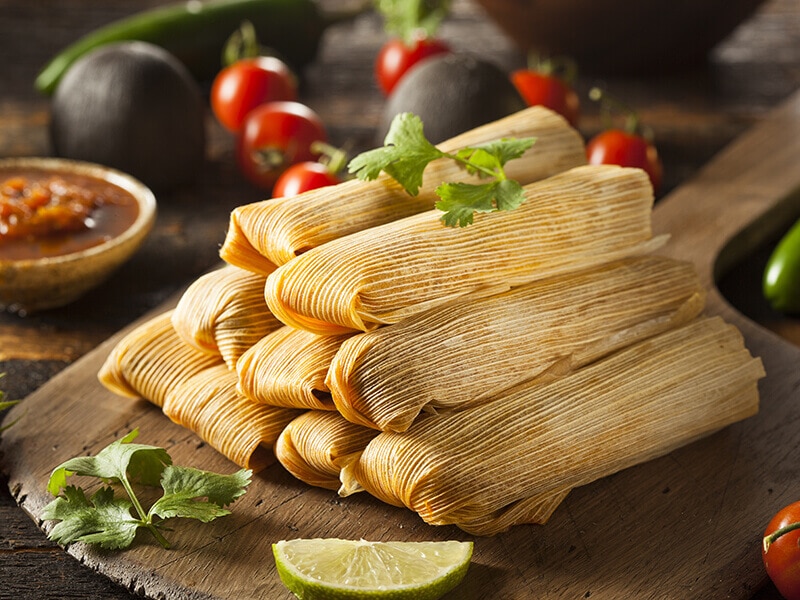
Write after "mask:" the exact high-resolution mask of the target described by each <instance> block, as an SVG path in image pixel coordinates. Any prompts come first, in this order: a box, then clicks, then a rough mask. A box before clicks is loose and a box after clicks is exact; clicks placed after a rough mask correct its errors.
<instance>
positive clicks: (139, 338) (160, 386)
mask: <svg viewBox="0 0 800 600" xmlns="http://www.w3.org/2000/svg"><path fill="white" fill-rule="evenodd" d="M221 363H222V359H221V358H220V357H219V356H214V355H212V354H208V353H206V352H201V351H200V350H197V349H196V348H193V347H192V346H189V345H188V344H186V343H184V342H183V340H181V339H180V338H179V337H178V334H177V333H176V332H175V329H174V328H173V326H172V311H167V312H164V313H161V314H160V315H157V316H155V317H153V318H152V319H150V320H148V321H146V322H144V323H142V324H141V325H139V326H138V327H136V328H134V329H133V330H132V331H130V332H129V333H128V334H126V335H125V336H124V337H123V338H122V339H121V340H120V341H119V342H118V343H117V344H116V345H115V346H114V348H113V349H112V350H111V352H110V353H109V355H108V356H107V357H106V360H105V362H104V363H103V365H102V366H101V367H100V371H99V372H98V374H97V377H98V379H99V380H100V383H102V384H103V385H104V386H105V387H106V388H108V389H109V390H111V391H112V392H114V393H116V394H119V395H121V396H128V397H130V398H144V399H145V400H149V401H150V402H152V403H153V404H155V405H156V406H162V405H163V404H164V400H165V398H166V395H167V392H168V391H169V390H170V389H172V388H174V387H175V386H177V385H178V384H180V383H182V382H184V381H186V380H187V379H188V378H190V377H191V376H193V375H194V374H196V373H199V372H200V371H202V370H203V369H206V368H208V367H211V366H214V365H217V364H221Z"/></svg>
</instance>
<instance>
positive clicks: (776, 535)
mask: <svg viewBox="0 0 800 600" xmlns="http://www.w3.org/2000/svg"><path fill="white" fill-rule="evenodd" d="M796 529H800V521H798V522H796V523H789V525H785V526H784V527H781V528H780V529H778V530H776V531H773V532H772V533H771V534H769V535H768V536H766V537H765V538H764V553H766V552H767V550H769V547H770V545H771V544H772V543H773V542H774V541H775V540H777V539H778V538H779V537H781V536H782V535H784V534H787V533H789V532H790V531H794V530H796Z"/></svg>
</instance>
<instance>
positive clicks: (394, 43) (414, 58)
mask: <svg viewBox="0 0 800 600" xmlns="http://www.w3.org/2000/svg"><path fill="white" fill-rule="evenodd" d="M446 52H450V47H449V46H447V44H445V43H444V42H442V41H441V40H437V39H435V38H420V39H418V40H415V41H414V43H413V44H412V45H411V46H409V45H408V44H406V43H405V42H404V41H403V40H400V39H391V40H389V41H388V42H386V43H385V44H384V45H383V47H382V48H381V49H380V52H378V57H377V59H376V60H375V78H376V79H377V80H378V85H379V86H380V88H381V90H383V93H384V94H385V95H387V96H388V95H389V94H391V93H392V90H393V89H394V86H396V85H397V82H398V81H400V79H401V78H402V77H403V75H405V73H406V72H407V71H408V70H409V69H410V68H411V67H413V66H414V65H416V64H417V63H418V62H420V61H421V60H422V59H424V58H428V57H430V56H434V55H436V54H444V53H446Z"/></svg>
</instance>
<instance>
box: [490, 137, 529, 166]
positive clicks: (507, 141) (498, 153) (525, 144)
mask: <svg viewBox="0 0 800 600" xmlns="http://www.w3.org/2000/svg"><path fill="white" fill-rule="evenodd" d="M535 143H536V138H532V137H527V138H502V139H500V140H496V141H494V142H488V143H486V144H480V145H478V146H476V148H477V149H480V150H483V151H485V152H488V153H489V154H491V155H492V156H494V157H496V159H497V161H498V162H499V163H500V165H501V166H505V164H506V163H507V162H508V161H510V160H514V159H515V158H519V157H521V156H522V155H523V154H525V152H526V151H527V150H528V149H529V148H531V147H532V146H533V145H534V144H535Z"/></svg>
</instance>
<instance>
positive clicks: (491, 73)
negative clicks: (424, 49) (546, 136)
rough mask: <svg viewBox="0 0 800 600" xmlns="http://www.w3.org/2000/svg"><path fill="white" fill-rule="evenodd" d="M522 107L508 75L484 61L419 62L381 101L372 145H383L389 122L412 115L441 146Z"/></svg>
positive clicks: (451, 57)
mask: <svg viewBox="0 0 800 600" xmlns="http://www.w3.org/2000/svg"><path fill="white" fill-rule="evenodd" d="M523 108H525V102H524V101H523V100H522V98H521V97H520V95H519V93H518V92H517V90H516V89H515V88H514V85H513V84H512V83H511V81H510V80H509V78H508V75H507V74H506V73H504V72H503V71H502V70H500V69H499V68H498V67H497V66H495V65H494V64H492V63H489V62H487V61H485V60H482V59H479V58H476V57H473V56H469V55H465V54H446V55H438V56H434V57H431V58H428V59H426V60H424V61H423V62H421V63H419V65H417V66H415V67H414V68H413V69H412V70H411V71H409V72H408V73H406V75H405V76H404V77H403V78H402V79H401V80H400V82H399V83H398V84H397V87H396V88H395V90H394V92H393V93H392V95H391V96H390V97H389V99H388V100H387V102H386V106H385V108H384V112H383V116H382V118H381V121H380V124H379V126H378V131H377V139H376V143H377V144H378V145H383V140H384V138H385V137H386V133H387V132H388V131H389V125H390V124H391V122H392V119H393V118H394V117H395V115H397V114H398V113H401V112H412V113H414V114H415V115H417V116H419V117H420V118H421V119H422V122H423V124H424V127H425V137H426V138H428V140H429V141H430V142H432V143H434V144H437V143H439V142H443V141H444V140H447V139H449V138H451V137H453V136H456V135H458V134H460V133H463V132H465V131H468V130H470V129H474V128H475V127H478V126H479V125H484V124H486V123H490V122H491V121H496V120H497V119H500V118H502V117H505V116H508V115H510V114H512V113H515V112H517V111H520V110H522V109H523Z"/></svg>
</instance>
